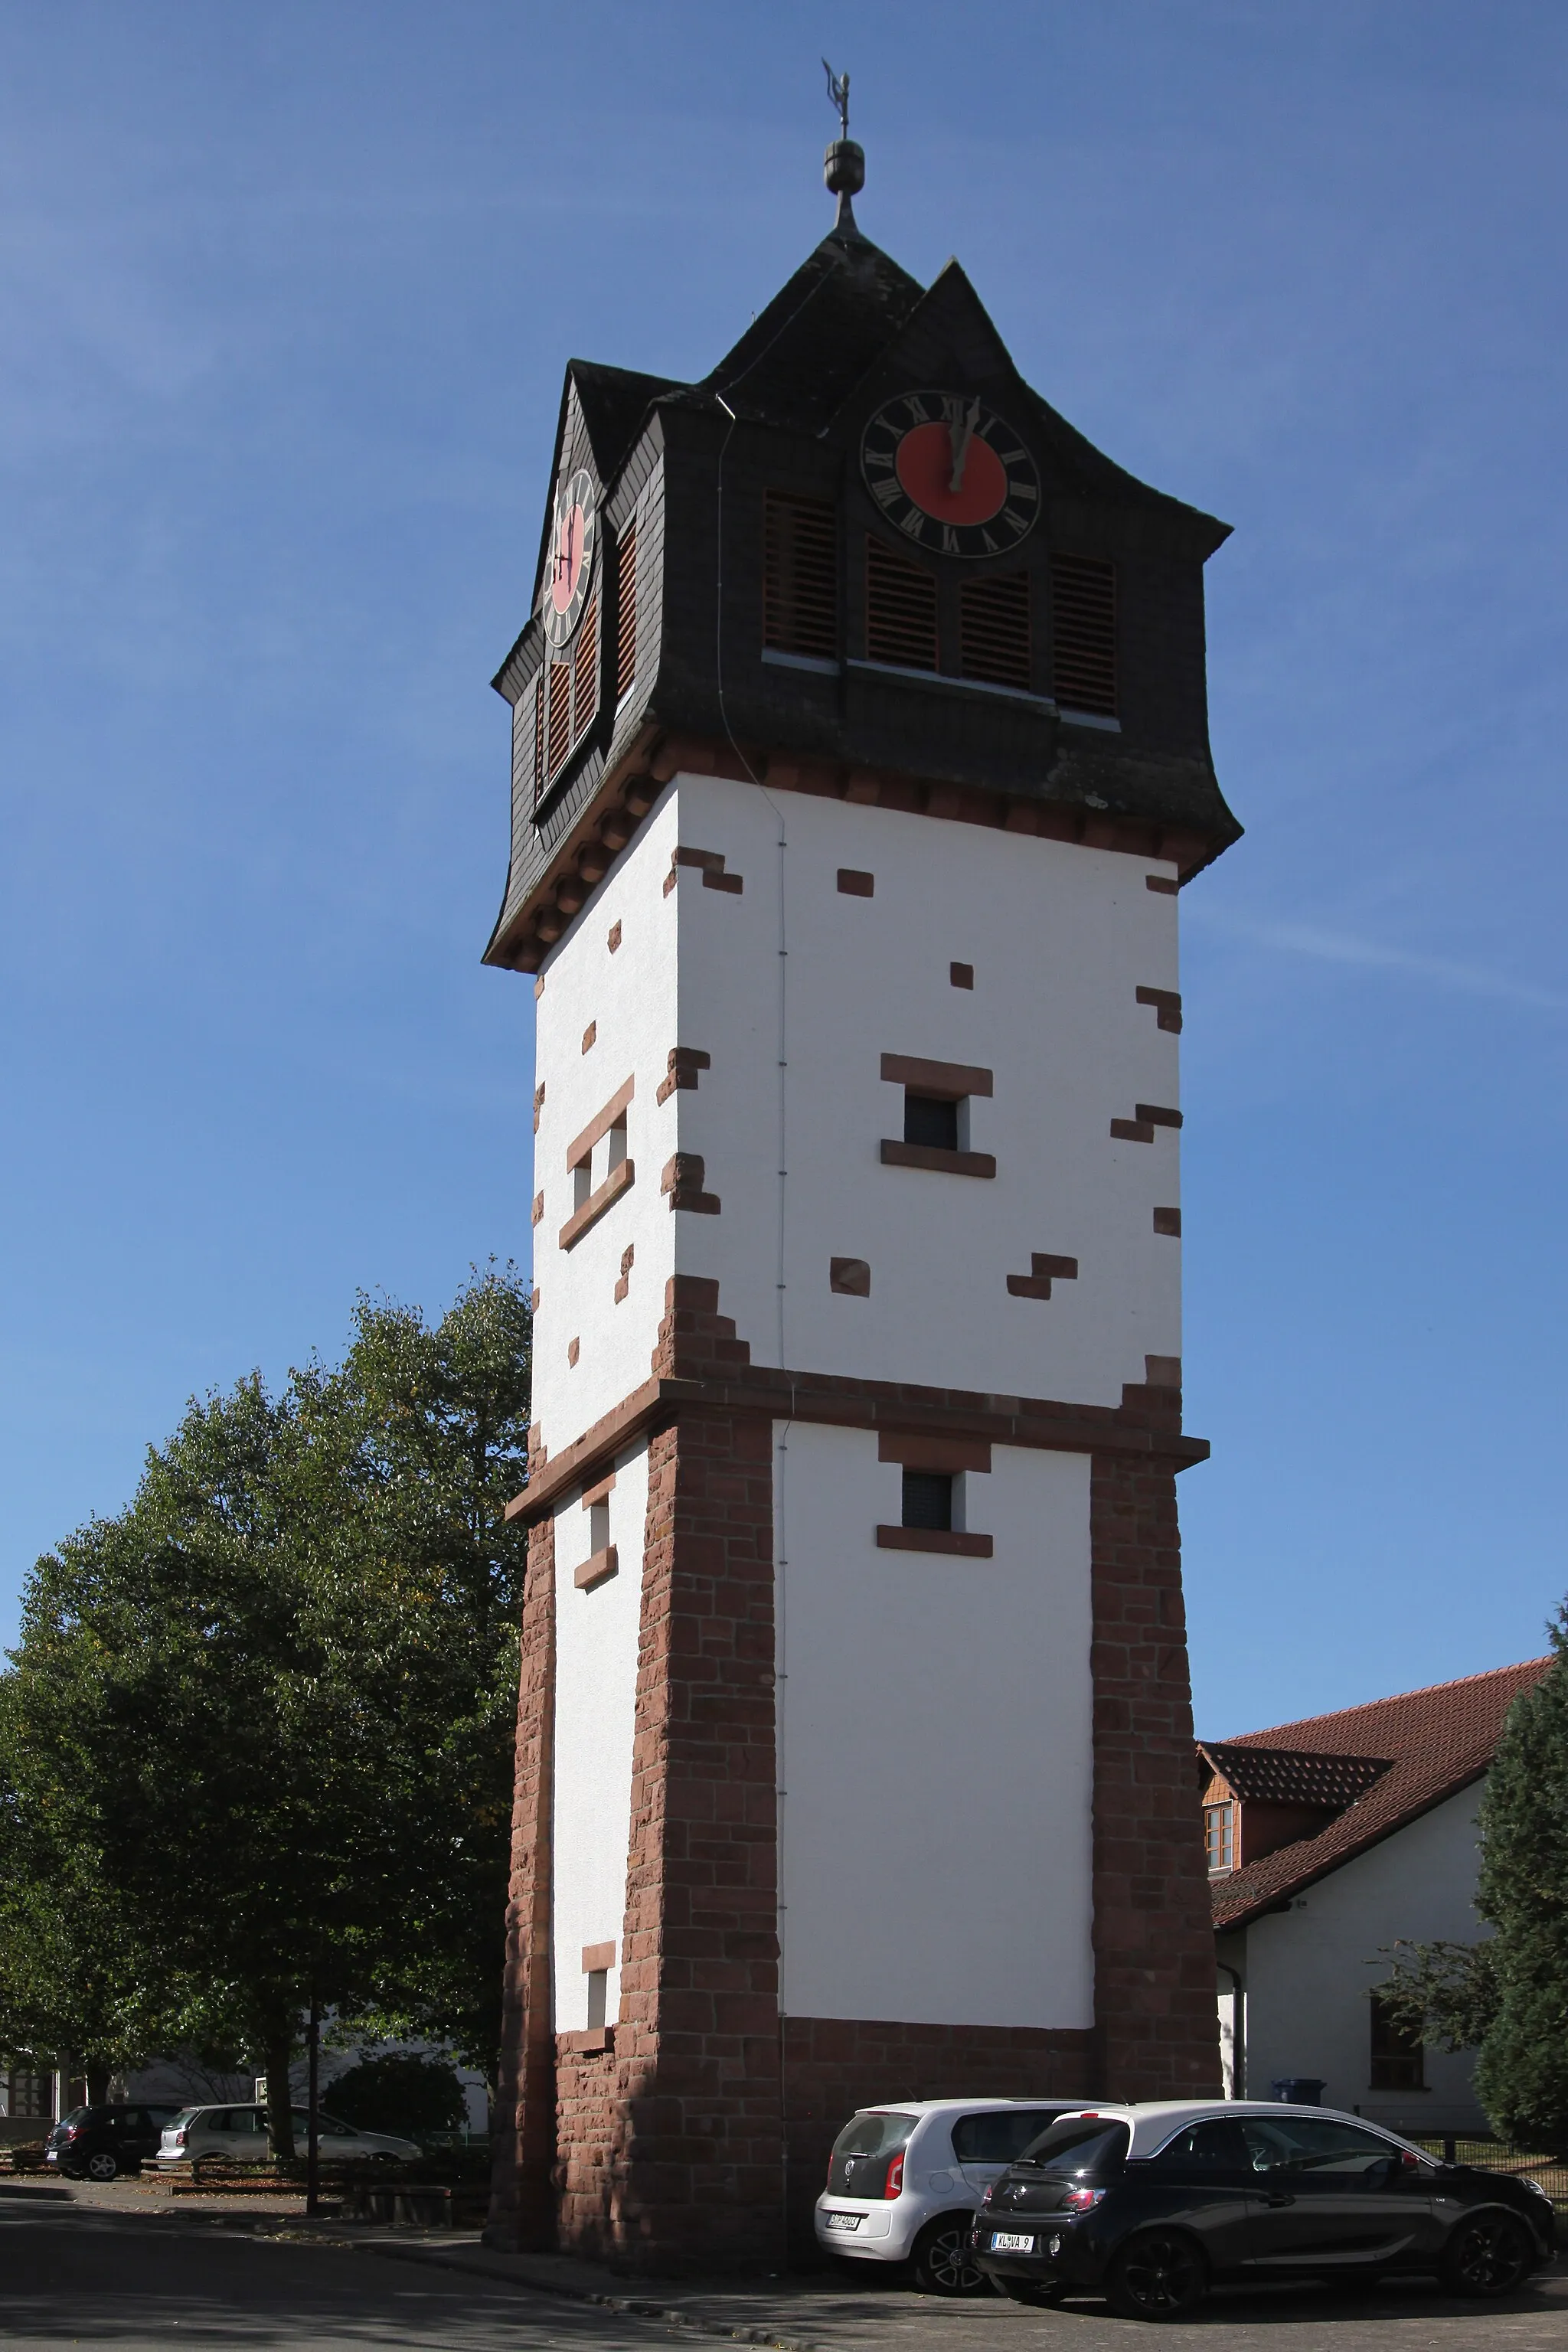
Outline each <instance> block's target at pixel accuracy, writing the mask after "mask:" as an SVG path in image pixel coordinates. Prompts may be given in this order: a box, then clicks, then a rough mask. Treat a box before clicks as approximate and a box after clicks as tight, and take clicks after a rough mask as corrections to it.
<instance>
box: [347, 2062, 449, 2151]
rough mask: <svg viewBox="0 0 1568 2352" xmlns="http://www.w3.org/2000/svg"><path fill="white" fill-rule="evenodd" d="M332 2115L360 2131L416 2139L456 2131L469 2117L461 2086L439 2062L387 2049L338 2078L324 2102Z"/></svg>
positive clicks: (447, 2068)
mask: <svg viewBox="0 0 1568 2352" xmlns="http://www.w3.org/2000/svg"><path fill="white" fill-rule="evenodd" d="M327 2105H329V2106H330V2107H331V2111H332V2113H333V2115H334V2116H342V2120H343V2122H344V2123H346V2124H357V2125H358V2126H359V2127H360V2129H361V2131H379V2132H395V2133H400V2134H402V2135H403V2136H404V2137H409V2136H412V2137H415V2138H418V2137H420V2136H421V2135H422V2134H424V2133H426V2132H449V2131H457V2130H458V2129H459V2128H460V2127H461V2126H462V2124H463V2121H464V2118H465V2117H466V2116H467V2114H468V2105H467V2103H466V2101H465V2100H464V2097H463V2086H462V2084H460V2083H459V2082H458V2078H457V2076H456V2074H454V2073H453V2072H452V2069H451V2068H450V2066H445V2065H443V2064H442V2063H441V2062H440V2060H439V2059H438V2058H421V2057H418V2056H416V2055H415V2054H414V2053H412V2052H404V2051H399V2050H389V2051H386V2052H384V2053H383V2054H382V2055H381V2056H380V2057H378V2058H362V2059H361V2061H360V2063H359V2064H358V2065H357V2066H351V2067H350V2068H349V2070H348V2072H347V2074H340V2075H339V2076H338V2079H337V2081H336V2082H335V2083H334V2084H332V2087H331V2092H330V2093H329V2095H328V2097H327Z"/></svg>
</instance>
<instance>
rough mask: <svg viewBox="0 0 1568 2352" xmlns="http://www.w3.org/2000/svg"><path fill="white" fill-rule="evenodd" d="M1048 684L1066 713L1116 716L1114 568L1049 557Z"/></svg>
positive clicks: (1090, 559)
mask: <svg viewBox="0 0 1568 2352" xmlns="http://www.w3.org/2000/svg"><path fill="white" fill-rule="evenodd" d="M1051 684H1052V691H1053V692H1054V693H1055V695H1056V698H1057V700H1058V702H1059V703H1060V704H1061V705H1062V707H1063V709H1067V710H1087V711H1091V712H1093V713H1095V714H1096V715H1097V716H1099V717H1101V718H1106V719H1114V718H1115V716H1116V566H1115V565H1114V564H1113V563H1107V562H1103V561H1102V560H1101V558H1100V557H1099V556H1097V555H1053V556H1052V558H1051Z"/></svg>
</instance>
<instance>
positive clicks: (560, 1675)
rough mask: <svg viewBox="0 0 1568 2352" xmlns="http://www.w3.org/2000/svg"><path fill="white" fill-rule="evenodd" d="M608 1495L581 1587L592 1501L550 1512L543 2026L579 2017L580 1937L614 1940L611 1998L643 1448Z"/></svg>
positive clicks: (571, 2024)
mask: <svg viewBox="0 0 1568 2352" xmlns="http://www.w3.org/2000/svg"><path fill="white" fill-rule="evenodd" d="M615 1475H616V1484H615V1486H614V1488H613V1490H612V1492H611V1494H610V1498H609V1517H610V1541H611V1542H612V1543H613V1544H614V1545H615V1547H616V1553H617V1556H618V1562H619V1565H618V1569H617V1572H616V1575H614V1576H612V1577H610V1578H608V1579H607V1580H606V1581H605V1582H604V1583H602V1584H599V1585H596V1586H595V1588H594V1590H593V1591H590V1592H584V1591H579V1589H578V1588H577V1586H576V1585H575V1584H574V1581H573V1576H574V1571H575V1570H577V1569H578V1568H580V1567H581V1566H582V1565H583V1563H584V1561H585V1560H586V1559H588V1558H589V1556H590V1551H591V1538H590V1522H591V1519H592V1516H593V1515H592V1513H591V1512H588V1511H585V1510H584V1508H583V1507H582V1496H581V1493H580V1492H578V1493H576V1494H574V1495H573V1496H570V1498H569V1499H568V1500H567V1501H566V1502H564V1503H563V1504H562V1505H561V1507H560V1508H559V1509H558V1510H557V1512H556V1514H555V1751H554V1799H553V1854H554V1864H553V1866H554V1887H555V1909H554V1950H555V2027H556V2031H557V2032H561V2033H570V2032H577V2031H580V2030H582V2029H583V2028H584V2027H586V2025H587V2022H588V1983H587V1979H586V1978H585V1977H584V1974H583V1947H584V1945H585V1944H605V1943H610V1942H613V1943H614V1944H615V1946H616V1966H615V1967H614V1968H613V1969H611V1971H610V1977H609V1983H608V1986H607V1988H606V1995H607V2003H606V2009H605V2015H606V2016H607V2017H608V2019H609V2020H610V2021H611V2022H612V2023H613V2022H614V2021H615V2019H616V2014H617V2012H618V2010H619V2006H620V1963H621V1960H622V1958H623V1954H622V1951H621V1936H622V1930H623V1927H624V1925H625V1918H626V1857H627V1850H628V1844H629V1841H630V1836H631V1789H632V1741H633V1732H634V1723H635V1716H636V1707H637V1628H638V1621H639V1615H640V1610H641V1601H642V1561H643V1530H644V1527H645V1523H646V1521H647V1446H646V1445H637V1446H635V1447H633V1448H632V1449H630V1450H629V1451H628V1452H626V1454H622V1455H621V1456H620V1457H619V1458H618V1459H617V1461H616V1474H615Z"/></svg>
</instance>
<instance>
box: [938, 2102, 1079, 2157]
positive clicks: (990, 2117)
mask: <svg viewBox="0 0 1568 2352" xmlns="http://www.w3.org/2000/svg"><path fill="white" fill-rule="evenodd" d="M1055 2121H1056V2115H1055V2113H1054V2111H1053V2110H1052V2109H1051V2108H1049V2107H1047V2108H1044V2109H1042V2108H1039V2107H993V2108H992V2109H991V2110H990V2112H989V2114H986V2115H979V2116H960V2117H959V2119H958V2121H957V2122H956V2123H955V2124H954V2125H953V2126H952V2152H953V2155H954V2156H955V2157H956V2158H957V2159H958V2162H959V2163H960V2164H1011V2163H1012V2161H1013V2158H1015V2157H1016V2156H1022V2154H1023V2153H1024V2150H1025V2149H1026V2147H1028V2145H1029V2142H1030V2141H1031V2140H1034V2139H1038V2138H1039V2137H1040V2134H1041V2133H1042V2132H1044V2131H1048V2130H1049V2129H1050V2126H1052V2124H1054V2123H1055Z"/></svg>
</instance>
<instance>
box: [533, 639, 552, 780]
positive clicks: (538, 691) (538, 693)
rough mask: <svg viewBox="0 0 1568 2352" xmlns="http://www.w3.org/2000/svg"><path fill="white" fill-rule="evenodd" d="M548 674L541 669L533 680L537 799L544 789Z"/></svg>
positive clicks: (534, 767)
mask: <svg viewBox="0 0 1568 2352" xmlns="http://www.w3.org/2000/svg"><path fill="white" fill-rule="evenodd" d="M548 675H549V673H548V671H547V670H541V671H540V673H539V675H538V677H536V678H535V679H534V681H533V687H532V698H533V711H532V728H533V797H534V799H535V800H537V799H538V798H539V796H540V794H541V793H542V791H543V790H544V681H545V678H546V677H547V676H548Z"/></svg>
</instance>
